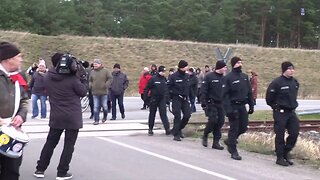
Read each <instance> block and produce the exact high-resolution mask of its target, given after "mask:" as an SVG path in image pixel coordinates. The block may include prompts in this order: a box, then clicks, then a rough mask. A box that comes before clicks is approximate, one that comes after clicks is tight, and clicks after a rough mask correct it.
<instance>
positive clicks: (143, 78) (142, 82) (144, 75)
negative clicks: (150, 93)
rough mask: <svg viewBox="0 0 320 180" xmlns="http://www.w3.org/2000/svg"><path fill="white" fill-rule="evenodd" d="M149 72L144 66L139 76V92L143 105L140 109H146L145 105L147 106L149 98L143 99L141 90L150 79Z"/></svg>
mask: <svg viewBox="0 0 320 180" xmlns="http://www.w3.org/2000/svg"><path fill="white" fill-rule="evenodd" d="M151 77H152V76H151V74H150V73H149V68H147V67H145V68H143V71H142V73H141V76H140V81H139V94H141V99H142V100H143V107H142V108H141V110H143V109H147V107H148V106H149V100H148V99H149V98H148V99H143V91H144V88H145V87H146V86H147V84H148V81H149V80H150V79H151Z"/></svg>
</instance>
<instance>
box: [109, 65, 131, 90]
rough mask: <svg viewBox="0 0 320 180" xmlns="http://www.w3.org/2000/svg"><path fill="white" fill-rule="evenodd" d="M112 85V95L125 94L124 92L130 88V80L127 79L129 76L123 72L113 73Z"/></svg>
mask: <svg viewBox="0 0 320 180" xmlns="http://www.w3.org/2000/svg"><path fill="white" fill-rule="evenodd" d="M112 77H113V80H112V83H111V87H110V90H111V93H112V94H113V95H120V94H123V93H124V91H125V90H126V89H127V88H128V85H129V80H128V78H127V75H126V74H124V73H122V72H121V71H118V72H116V71H113V72H112Z"/></svg>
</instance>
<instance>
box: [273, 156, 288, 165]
mask: <svg viewBox="0 0 320 180" xmlns="http://www.w3.org/2000/svg"><path fill="white" fill-rule="evenodd" d="M276 164H279V165H280V166H289V163H288V161H286V160H285V159H284V158H283V157H278V158H277V161H276Z"/></svg>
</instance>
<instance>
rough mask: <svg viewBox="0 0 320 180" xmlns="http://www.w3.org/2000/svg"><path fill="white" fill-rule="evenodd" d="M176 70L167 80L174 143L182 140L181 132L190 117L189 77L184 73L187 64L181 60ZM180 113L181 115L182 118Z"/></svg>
mask: <svg viewBox="0 0 320 180" xmlns="http://www.w3.org/2000/svg"><path fill="white" fill-rule="evenodd" d="M178 68H179V69H178V71H177V72H175V73H173V74H172V75H171V76H170V78H169V80H168V88H169V93H170V98H171V99H172V113H173V115H174V119H173V128H172V134H173V136H174V138H173V140H175V141H181V138H183V134H182V132H181V130H182V129H183V128H184V127H185V126H186V125H187V124H188V122H189V119H190V117H191V112H190V103H189V93H190V77H189V74H188V73H186V71H187V70H188V63H187V62H186V61H184V60H181V61H180V62H179V64H178ZM181 112H182V113H183V117H182V118H181Z"/></svg>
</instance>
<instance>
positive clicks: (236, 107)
mask: <svg viewBox="0 0 320 180" xmlns="http://www.w3.org/2000/svg"><path fill="white" fill-rule="evenodd" d="M231 67H232V71H231V72H230V73H229V74H227V75H226V76H225V77H224V81H223V103H224V109H225V112H226V114H227V117H228V120H229V124H230V129H229V132H228V139H226V140H225V141H224V142H225V144H226V145H227V149H228V152H229V153H230V154H231V158H232V159H235V160H241V159H242V157H241V156H240V155H239V153H238V150H237V139H238V138H239V136H240V135H241V134H243V133H245V132H246V131H247V129H248V128H247V126H248V114H252V113H253V112H254V102H253V97H252V89H251V85H250V82H249V77H248V75H246V74H244V73H242V70H241V69H242V60H241V59H240V58H239V57H233V58H232V59H231ZM246 104H248V105H249V111H247V109H246V106H245V105H246Z"/></svg>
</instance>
